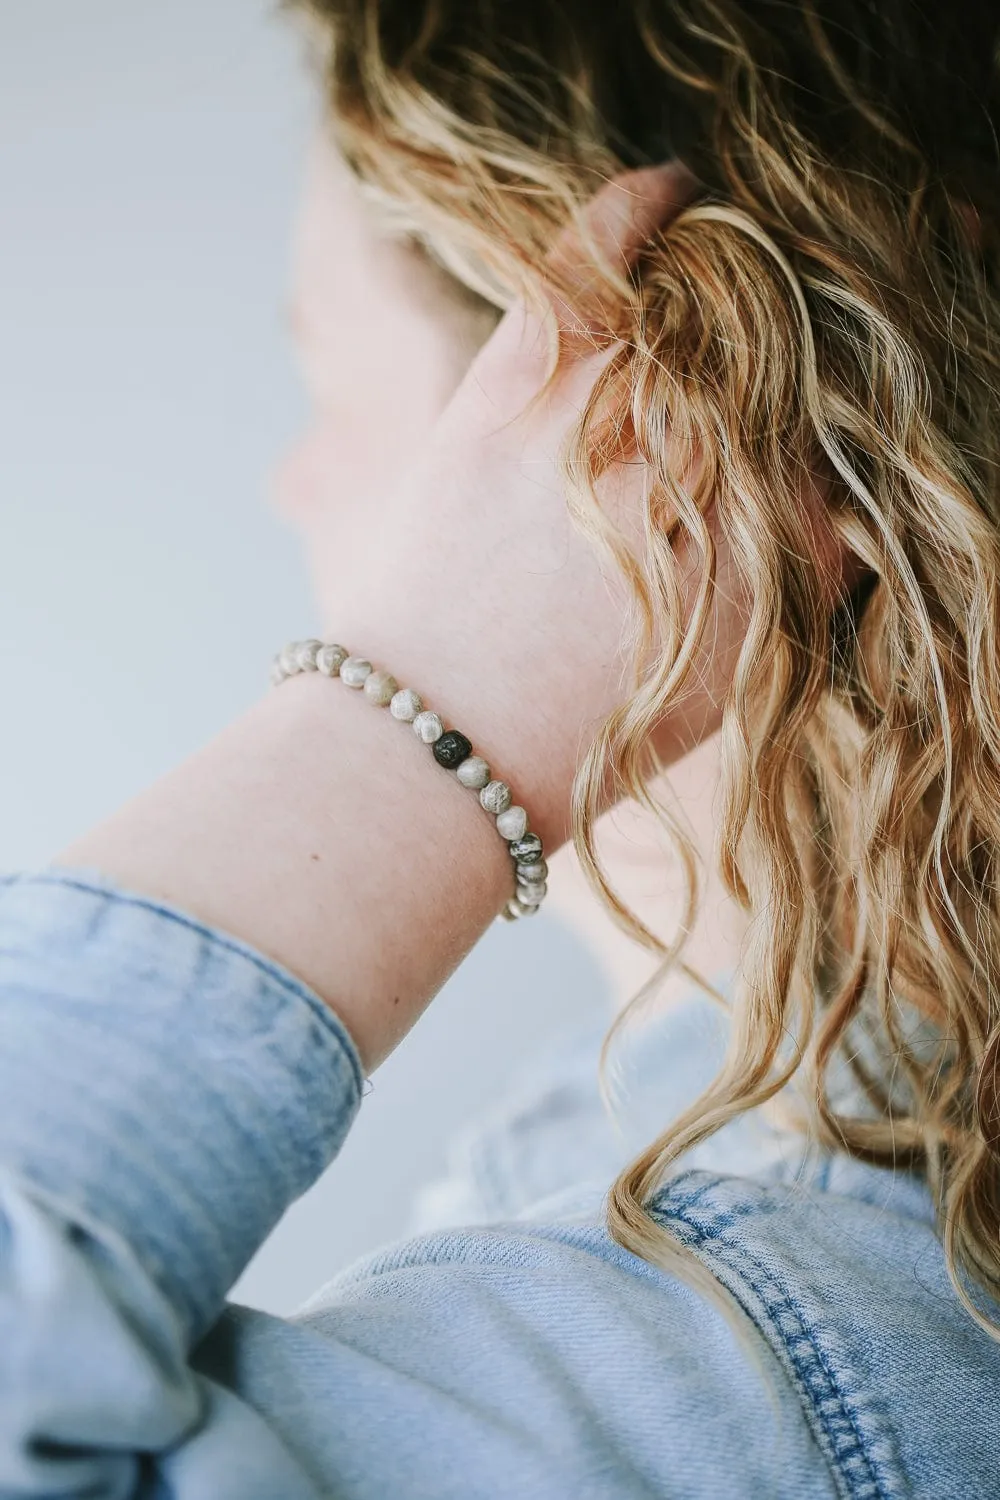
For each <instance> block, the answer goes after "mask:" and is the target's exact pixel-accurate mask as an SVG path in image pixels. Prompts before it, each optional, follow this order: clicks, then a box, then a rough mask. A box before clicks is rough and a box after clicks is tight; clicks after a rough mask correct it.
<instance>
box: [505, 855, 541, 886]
mask: <svg viewBox="0 0 1000 1500" xmlns="http://www.w3.org/2000/svg"><path fill="white" fill-rule="evenodd" d="M513 852H514V851H513V849H512V850H511V853H513ZM548 873H549V867H548V865H547V864H546V863H545V861H544V859H536V860H535V862H534V864H531V865H526V864H524V863H523V861H521V860H518V862H517V878H518V880H525V881H527V883H528V884H529V885H532V884H533V883H534V882H535V881H536V880H544V879H545V877H546V876H547V875H548Z"/></svg>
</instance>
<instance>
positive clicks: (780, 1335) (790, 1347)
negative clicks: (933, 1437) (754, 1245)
mask: <svg viewBox="0 0 1000 1500" xmlns="http://www.w3.org/2000/svg"><path fill="white" fill-rule="evenodd" d="M660 1212H661V1213H663V1214H664V1216H665V1217H666V1218H668V1219H669V1221H670V1222H672V1223H674V1222H679V1223H680V1224H681V1225H682V1226H683V1228H684V1230H686V1231H687V1232H686V1233H685V1234H683V1236H682V1237H683V1238H684V1239H685V1240H686V1241H687V1242H688V1244H689V1247H690V1248H691V1249H695V1248H698V1249H700V1250H701V1251H702V1258H703V1259H705V1260H706V1261H707V1262H708V1263H709V1265H710V1266H711V1265H712V1264H713V1263H714V1262H716V1261H722V1262H723V1263H724V1264H725V1265H726V1266H727V1268H728V1269H729V1271H730V1273H731V1274H732V1276H733V1277H734V1278H737V1279H738V1282H742V1283H745V1284H748V1285H749V1287H750V1289H751V1290H752V1291H753V1292H755V1293H756V1294H757V1296H758V1298H759V1299H760V1305H761V1307H762V1309H763V1311H764V1313H765V1314H766V1317H767V1320H768V1324H769V1326H770V1330H771V1335H772V1338H771V1339H770V1340H769V1342H774V1343H776V1344H777V1345H778V1346H779V1347H780V1349H781V1350H782V1351H783V1352H784V1354H785V1356H786V1357H787V1359H788V1363H789V1365H790V1367H791V1369H792V1371H793V1372H794V1375H795V1381H796V1384H797V1385H798V1387H799V1390H800V1393H801V1399H802V1400H803V1401H804V1402H805V1403H806V1404H807V1405H808V1408H809V1409H810V1410H811V1411H812V1412H813V1413H814V1414H815V1417H816V1421H817V1422H818V1424H819V1426H820V1428H821V1430H822V1432H823V1434H824V1436H825V1438H826V1440H827V1444H826V1445H827V1451H828V1454H829V1456H830V1461H831V1467H833V1468H834V1471H835V1473H836V1475H837V1477H838V1478H839V1479H840V1480H841V1482H842V1484H843V1486H844V1487H845V1493H846V1494H847V1495H848V1496H849V1497H850V1500H896V1497H897V1496H898V1495H899V1493H900V1492H899V1490H898V1488H897V1486H896V1485H895V1484H894V1483H893V1482H892V1481H891V1480H890V1479H888V1476H886V1475H885V1473H884V1472H883V1471H882V1466H881V1465H880V1464H878V1463H877V1461H876V1460H875V1458H874V1456H873V1455H872V1454H871V1453H870V1452H869V1449H868V1445H867V1443H866V1441H865V1438H864V1435H863V1433H862V1431H861V1428H860V1426H859V1422H858V1417H857V1413H856V1412H855V1411H854V1410H853V1408H852V1405H851V1402H850V1401H849V1399H848V1397H847V1396H846V1394H845V1392H844V1391H843V1390H842V1388H841V1386H840V1384H839V1383H838V1381H837V1377H836V1375H835V1374H834V1372H833V1371H832V1370H831V1369H830V1367H829V1362H828V1361H827V1359H826V1357H825V1356H824V1354H823V1351H822V1350H821V1349H820V1348H819V1346H818V1344H817V1342H816V1339H815V1337H814V1335H813V1333H812V1331H811V1330H810V1328H809V1326H808V1324H807V1323H806V1321H805V1319H804V1318H803V1316H802V1313H801V1311H800V1309H799V1307H798V1306H797V1304H796V1302H795V1300H794V1299H793V1298H792V1297H791V1296H790V1295H789V1293H788V1291H787V1290H786V1289H785V1288H784V1287H783V1286H782V1285H781V1283H780V1281H779V1280H778V1279H777V1277H776V1276H775V1275H774V1273H773V1272H772V1271H771V1270H770V1269H769V1268H768V1267H767V1266H766V1265H765V1264H764V1263H763V1261H761V1259H760V1258H759V1257H758V1256H756V1255H755V1254H754V1253H753V1252H752V1251H751V1250H749V1249H748V1248H747V1247H746V1246H745V1245H734V1244H732V1243H731V1242H730V1241H728V1240H727V1239H725V1238H723V1236H724V1234H725V1231H726V1230H728V1229H730V1228H731V1227H732V1225H733V1224H734V1223H735V1222H737V1219H738V1218H739V1217H741V1216H739V1215H736V1214H728V1213H723V1214H721V1215H715V1214H713V1216H712V1222H711V1223H710V1224H709V1223H706V1222H704V1221H702V1222H699V1221H698V1220H697V1219H695V1218H693V1217H691V1216H690V1215H689V1213H688V1211H687V1208H686V1207H685V1206H680V1205H676V1206H675V1205H673V1204H670V1203H666V1204H664V1205H663V1207H662V1208H661V1210H660ZM743 1263H749V1265H750V1266H751V1267H752V1268H753V1271H754V1273H755V1275H753V1276H750V1275H748V1274H747V1272H746V1270H745V1266H744V1264H743ZM762 1283H763V1286H764V1287H766V1288H767V1289H768V1291H769V1293H770V1295H769V1296H765V1295H763V1288H762ZM727 1284H728V1283H727ZM729 1290H731V1291H732V1292H733V1293H734V1294H735V1295H737V1297H738V1299H739V1301H740V1304H741V1306H743V1308H744V1311H745V1312H746V1313H747V1315H748V1316H750V1317H751V1319H752V1321H753V1322H754V1323H755V1324H757V1326H759V1324H758V1320H757V1319H756V1318H754V1317H753V1314H752V1312H751V1311H750V1309H749V1308H748V1307H747V1306H746V1304H745V1302H744V1300H743V1297H742V1296H740V1294H739V1290H738V1288H737V1287H736V1286H732V1285H730V1286H729ZM782 1318H785V1319H788V1320H792V1321H793V1322H794V1325H795V1329H796V1333H795V1336H794V1338H791V1339H790V1338H789V1336H788V1333H787V1331H786V1329H784V1328H782V1326H781V1322H782ZM761 1332H762V1333H764V1330H763V1329H762V1330H761ZM765 1337H766V1334H765ZM803 1346H806V1348H807V1349H808V1353H805V1350H804V1349H803ZM817 1375H818V1376H819V1377H820V1379H821V1381H822V1383H823V1385H824V1386H825V1395H821V1394H820V1393H818V1392H817V1390H816V1384H817V1381H816V1378H815V1377H816V1376H817ZM810 1377H812V1378H810ZM831 1408H832V1412H831ZM845 1439H846V1441H845ZM859 1469H860V1470H861V1471H862V1472H860V1473H859Z"/></svg>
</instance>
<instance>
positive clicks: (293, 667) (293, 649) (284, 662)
mask: <svg viewBox="0 0 1000 1500" xmlns="http://www.w3.org/2000/svg"><path fill="white" fill-rule="evenodd" d="M301 644H302V642H301V641H291V642H290V643H289V644H288V645H287V646H286V647H285V649H284V650H283V651H282V652H281V653H280V654H279V656H278V664H279V665H280V667H281V670H282V672H283V673H284V674H285V676H286V677H294V676H295V673H296V672H300V671H301V670H302V668H301V667H300V666H299V646H300V645H301Z"/></svg>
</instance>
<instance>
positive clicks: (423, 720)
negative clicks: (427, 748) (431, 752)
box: [413, 710, 444, 745]
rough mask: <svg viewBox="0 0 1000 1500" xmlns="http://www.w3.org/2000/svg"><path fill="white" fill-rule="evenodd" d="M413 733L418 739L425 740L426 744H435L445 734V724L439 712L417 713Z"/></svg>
mask: <svg viewBox="0 0 1000 1500" xmlns="http://www.w3.org/2000/svg"><path fill="white" fill-rule="evenodd" d="M413 733H414V734H415V735H416V736H417V738H418V739H420V740H423V742H424V744H425V745H433V744H434V742H435V740H439V739H440V738H441V736H442V735H443V734H444V724H443V723H442V721H441V717H440V715H439V714H432V713H428V712H427V711H426V710H425V711H424V712H423V713H420V714H417V717H416V718H415V719H414V721H413Z"/></svg>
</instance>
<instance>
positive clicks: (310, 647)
mask: <svg viewBox="0 0 1000 1500" xmlns="http://www.w3.org/2000/svg"><path fill="white" fill-rule="evenodd" d="M322 649H323V642H322V641H315V640H309V641H299V644H298V646H297V647H296V649H295V658H296V660H297V662H298V664H299V671H300V672H315V670H316V653H317V652H318V651H322Z"/></svg>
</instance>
